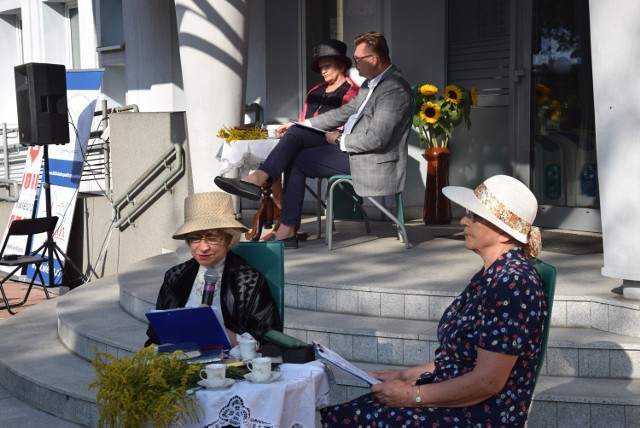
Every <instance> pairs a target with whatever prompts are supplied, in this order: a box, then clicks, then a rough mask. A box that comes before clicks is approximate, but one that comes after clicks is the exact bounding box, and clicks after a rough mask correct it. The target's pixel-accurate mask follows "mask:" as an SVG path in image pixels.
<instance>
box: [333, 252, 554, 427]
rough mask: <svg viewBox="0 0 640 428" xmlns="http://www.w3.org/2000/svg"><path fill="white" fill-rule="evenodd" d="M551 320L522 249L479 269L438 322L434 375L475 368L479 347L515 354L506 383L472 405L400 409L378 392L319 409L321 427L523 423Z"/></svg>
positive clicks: (444, 377) (443, 378) (451, 375)
mask: <svg viewBox="0 0 640 428" xmlns="http://www.w3.org/2000/svg"><path fill="white" fill-rule="evenodd" d="M546 317H547V301H546V297H545V291H544V287H543V284H542V281H541V279H540V276H539V274H538V272H537V271H536V269H535V268H534V267H533V265H532V264H531V262H530V261H529V259H527V257H526V256H525V255H524V252H523V251H522V250H521V249H520V248H514V249H512V250H510V251H508V252H506V253H505V254H503V255H502V256H500V257H499V258H498V260H496V261H495V262H494V263H493V264H492V265H491V266H490V267H489V268H488V269H486V270H484V269H483V270H481V271H480V272H478V273H477V274H475V275H474V277H473V278H472V279H471V283H470V284H469V285H468V286H467V287H466V289H465V290H464V291H463V292H462V293H461V294H460V295H459V296H458V297H457V298H456V299H455V300H454V301H453V303H452V304H451V306H449V307H448V308H447V310H446V311H445V313H444V314H443V316H442V318H441V319H440V324H439V326H438V341H439V342H440V347H439V348H438V349H437V351H436V355H435V360H434V363H435V371H434V375H435V379H434V380H433V381H432V382H433V383H438V382H443V381H446V380H447V379H451V378H454V377H457V376H461V375H463V374H465V373H467V372H470V371H472V370H473V368H474V366H475V363H476V359H477V349H478V348H482V349H484V350H487V351H491V352H498V353H504V354H508V355H517V356H518V357H519V358H518V359H517V360H516V363H515V365H514V367H513V369H512V370H511V373H510V374H509V378H508V379H507V382H506V384H505V386H504V388H503V389H502V390H501V391H500V392H499V393H498V394H496V395H494V396H493V397H491V398H488V399H486V400H485V401H483V402H481V403H478V404H476V405H473V406H469V407H416V408H413V407H402V408H393V407H387V406H385V405H383V404H381V403H380V402H379V401H378V400H377V399H376V398H375V396H374V395H373V394H366V395H363V396H362V397H359V398H356V399H355V400H353V401H350V402H347V403H343V404H339V405H335V406H329V407H326V408H324V409H322V410H321V414H322V423H323V426H324V427H469V426H474V427H475V426H477V427H500V426H509V427H514V426H524V424H525V421H526V420H527V414H528V409H529V404H530V402H531V395H532V393H533V387H534V379H535V373H536V368H537V366H538V362H539V359H540V351H541V343H542V338H543V337H544V331H545V329H546V328H547V327H546V325H545V324H546Z"/></svg>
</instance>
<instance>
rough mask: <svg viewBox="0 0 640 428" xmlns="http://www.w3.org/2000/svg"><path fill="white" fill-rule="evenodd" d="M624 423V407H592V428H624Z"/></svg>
mask: <svg viewBox="0 0 640 428" xmlns="http://www.w3.org/2000/svg"><path fill="white" fill-rule="evenodd" d="M624 423H625V409H624V406H612V405H599V404H592V405H591V426H594V427H598V426H609V427H623V426H624Z"/></svg>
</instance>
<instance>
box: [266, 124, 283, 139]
mask: <svg viewBox="0 0 640 428" xmlns="http://www.w3.org/2000/svg"><path fill="white" fill-rule="evenodd" d="M281 126H282V125H267V136H268V137H269V138H278V133H277V129H278V128H280V127H281Z"/></svg>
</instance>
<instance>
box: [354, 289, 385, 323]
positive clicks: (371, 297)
mask: <svg viewBox="0 0 640 428" xmlns="http://www.w3.org/2000/svg"><path fill="white" fill-rule="evenodd" d="M358 314H360V315H370V316H374V317H378V316H380V293H373V292H368V291H359V292H358Z"/></svg>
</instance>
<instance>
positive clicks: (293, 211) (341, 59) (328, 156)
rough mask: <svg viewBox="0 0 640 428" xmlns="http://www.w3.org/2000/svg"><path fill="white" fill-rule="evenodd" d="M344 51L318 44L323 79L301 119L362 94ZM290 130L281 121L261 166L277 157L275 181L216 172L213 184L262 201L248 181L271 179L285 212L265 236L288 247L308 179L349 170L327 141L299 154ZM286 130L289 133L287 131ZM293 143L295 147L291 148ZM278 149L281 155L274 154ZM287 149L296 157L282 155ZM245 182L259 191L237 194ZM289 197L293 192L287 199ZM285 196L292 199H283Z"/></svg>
mask: <svg viewBox="0 0 640 428" xmlns="http://www.w3.org/2000/svg"><path fill="white" fill-rule="evenodd" d="M346 54H347V45H346V44H344V43H343V42H341V41H340V40H335V39H331V40H327V41H325V42H323V43H320V44H319V45H318V46H316V47H315V49H314V55H313V62H312V63H311V69H312V70H313V71H315V72H317V73H320V74H321V75H322V77H323V79H324V81H323V82H322V83H320V84H318V85H316V86H314V87H313V88H312V89H311V90H310V91H309V93H308V94H307V98H306V100H305V102H304V107H303V109H302V113H300V116H299V120H300V121H304V120H305V119H307V118H310V117H314V116H318V115H319V114H321V113H326V112H327V111H330V110H333V109H336V108H338V107H340V106H342V105H343V104H346V103H347V102H349V100H351V99H352V98H353V97H355V96H356V95H357V94H358V91H359V90H360V87H358V85H356V84H355V83H354V82H353V80H351V79H350V78H349V77H347V71H348V70H349V68H351V59H350V58H349V57H348V56H347V55H346ZM287 128H288V125H282V126H281V127H280V128H278V129H277V133H278V136H279V137H283V138H281V139H280V142H279V143H278V145H277V146H276V149H274V150H273V151H272V152H271V154H270V155H269V156H268V157H267V159H266V160H265V162H264V163H263V166H264V165H270V164H273V162H274V161H275V160H277V166H274V168H273V169H280V168H281V171H280V172H278V173H273V177H274V178H273V179H271V178H270V175H269V174H267V173H265V172H264V171H262V170H261V169H258V170H256V171H254V172H252V173H251V174H249V175H248V176H246V177H242V178H241V179H237V178H227V177H222V176H218V177H216V178H215V183H216V185H218V187H220V189H222V190H224V191H226V192H229V193H231V194H234V195H238V196H242V197H247V198H250V199H253V200H258V199H260V197H261V194H262V191H261V190H260V187H259V186H257V185H255V186H254V185H250V184H248V183H245V181H248V182H257V181H264V180H266V179H267V178H268V179H269V181H270V182H271V183H272V186H271V190H272V192H273V197H274V199H275V201H276V204H278V205H279V206H280V207H281V209H282V211H281V212H282V214H281V223H280V226H279V227H278V230H277V231H275V232H273V233H270V234H268V235H266V236H265V237H264V239H265V240H278V241H282V242H284V247H285V248H298V238H297V234H296V232H297V230H298V228H299V227H300V214H301V212H302V201H303V199H304V191H305V190H304V189H305V187H304V184H305V180H306V178H307V177H330V176H332V175H335V174H348V173H349V171H350V170H349V157H348V156H347V155H346V153H344V152H342V151H341V150H340V148H339V147H338V146H336V145H329V144H326V146H325V147H307V148H305V150H304V153H303V154H301V155H300V156H298V155H297V152H298V151H299V147H298V145H299V139H298V138H297V137H295V138H290V137H291V134H295V133H296V132H298V133H299V132H300V130H299V129H292V130H289V131H287ZM285 132H287V135H284V133H285ZM323 138H324V137H323ZM323 141H324V139H323ZM323 146H324V144H323ZM291 147H293V150H291V149H290V148H291ZM275 153H280V154H279V155H276V154H275ZM283 153H286V154H295V155H291V156H283ZM287 158H290V159H289V160H287V161H286V162H285V161H284V160H283V159H287ZM302 158H304V159H305V161H304V162H303V161H301V159H302ZM296 159H297V160H299V162H297V161H296ZM302 165H304V166H302ZM261 168H262V167H261ZM282 174H284V182H283V183H284V185H283V186H284V187H283V188H282V189H281V187H280V185H279V183H280V176H281V175H282ZM244 185H247V186H252V190H254V191H257V193H249V194H247V193H242V192H241V193H238V191H237V187H238V186H244ZM281 195H282V199H281ZM287 195H289V197H288V198H287ZM287 199H288V201H289V202H288V203H287V202H285V201H286V200H287Z"/></svg>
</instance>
